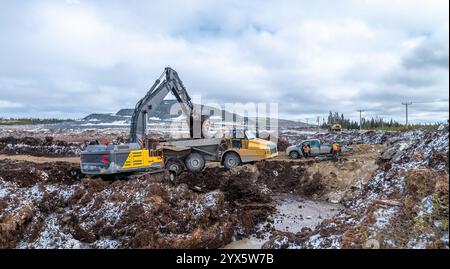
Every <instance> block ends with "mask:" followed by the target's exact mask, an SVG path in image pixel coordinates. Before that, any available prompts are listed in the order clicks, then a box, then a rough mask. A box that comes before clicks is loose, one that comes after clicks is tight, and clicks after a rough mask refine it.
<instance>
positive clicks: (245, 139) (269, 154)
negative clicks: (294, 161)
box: [220, 129, 278, 168]
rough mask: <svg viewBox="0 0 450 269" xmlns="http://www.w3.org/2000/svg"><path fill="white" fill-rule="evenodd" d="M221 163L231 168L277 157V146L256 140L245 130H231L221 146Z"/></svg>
mask: <svg viewBox="0 0 450 269" xmlns="http://www.w3.org/2000/svg"><path fill="white" fill-rule="evenodd" d="M221 150H222V152H221V156H222V157H221V160H220V161H221V163H222V164H223V165H224V166H225V167H226V168H232V167H235V166H237V165H240V164H241V163H249V162H254V161H260V160H265V159H270V158H273V157H276V156H278V151H277V145H276V144H275V143H273V142H271V141H267V140H264V139H260V138H257V137H256V136H255V135H254V134H253V132H251V131H249V130H246V129H233V130H232V132H231V135H230V136H228V137H227V136H226V137H225V138H224V140H223V142H222V144H221Z"/></svg>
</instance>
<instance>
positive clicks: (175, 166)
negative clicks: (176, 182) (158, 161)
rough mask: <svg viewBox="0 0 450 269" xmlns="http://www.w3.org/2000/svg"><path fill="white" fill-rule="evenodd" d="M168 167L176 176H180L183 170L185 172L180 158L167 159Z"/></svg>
mask: <svg viewBox="0 0 450 269" xmlns="http://www.w3.org/2000/svg"><path fill="white" fill-rule="evenodd" d="M166 169H167V170H169V172H173V173H174V174H175V175H176V176H178V175H180V174H181V172H183V170H184V167H183V164H182V163H181V162H180V161H179V160H174V159H171V160H168V161H167V163H166Z"/></svg>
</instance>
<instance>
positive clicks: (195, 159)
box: [184, 152, 205, 173]
mask: <svg viewBox="0 0 450 269" xmlns="http://www.w3.org/2000/svg"><path fill="white" fill-rule="evenodd" d="M184 164H185V165H186V168H187V169H188V170H189V171H191V172H194V173H196V172H200V171H202V170H203V168H205V159H204V158H203V156H202V155H201V154H200V153H196V152H192V153H191V154H189V155H188V156H187V157H186V160H185V161H184Z"/></svg>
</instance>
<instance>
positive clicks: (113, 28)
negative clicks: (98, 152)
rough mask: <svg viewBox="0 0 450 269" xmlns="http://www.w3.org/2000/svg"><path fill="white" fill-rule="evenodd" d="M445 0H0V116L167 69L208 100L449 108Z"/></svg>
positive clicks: (308, 114)
mask: <svg viewBox="0 0 450 269" xmlns="http://www.w3.org/2000/svg"><path fill="white" fill-rule="evenodd" d="M448 10H449V1H448V0H422V1H417V0H376V1H375V0H354V1H351V0H349V1H320V0H319V1H317V0H316V1H299V0H297V1H256V0H255V1H242V0H236V1H233V0H226V1H225V0H224V1H206V0H198V1H197V0H193V1H167V0H165V1H146V0H145V1H144V0H142V1H114V0H98V1H88V0H53V1H46V0H41V1H35V0H33V1H31V0H30V1H9V0H0V117H10V116H12V117H20V116H33V117H58V118H68V117H70V118H78V117H82V116H85V115H86V114H89V113H91V112H114V111H116V110H118V109H120V108H124V107H134V105H135V103H136V102H137V101H138V100H139V98H141V97H142V96H143V95H144V94H145V93H146V91H147V89H148V88H149V87H150V86H151V85H152V84H153V82H154V80H155V79H156V78H157V77H158V76H159V75H160V74H161V73H162V71H163V69H164V67H165V66H171V67H172V68H174V69H175V70H177V71H178V73H179V75H180V77H181V79H182V80H183V81H184V84H185V86H186V87H187V88H188V91H189V93H190V94H191V95H194V94H200V95H201V96H202V99H203V101H204V102H217V103H220V104H223V103H225V102H241V103H246V102H277V103H279V114H280V115H281V116H282V117H284V118H290V119H295V120H302V121H305V119H306V118H310V121H312V118H313V117H315V116H317V115H321V116H326V115H327V113H328V111H329V110H333V111H339V112H343V113H344V114H346V115H348V116H349V117H352V118H354V119H357V117H358V113H357V112H356V110H357V109H360V108H362V109H366V110H367V112H365V114H366V115H367V116H380V117H384V118H390V117H392V118H394V119H396V120H399V121H403V120H404V106H402V105H401V102H402V101H406V100H407V101H412V102H413V105H412V106H411V107H410V119H411V120H412V121H413V122H430V121H444V120H447V119H448V115H449V110H448V108H449V101H448V98H449V93H448V90H449V11H448Z"/></svg>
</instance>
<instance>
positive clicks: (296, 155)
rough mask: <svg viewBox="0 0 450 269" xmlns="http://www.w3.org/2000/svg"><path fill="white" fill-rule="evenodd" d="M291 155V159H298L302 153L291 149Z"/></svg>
mask: <svg viewBox="0 0 450 269" xmlns="http://www.w3.org/2000/svg"><path fill="white" fill-rule="evenodd" d="M289 157H291V159H298V158H299V157H300V154H299V153H298V151H295V150H294V151H291V152H290V153H289Z"/></svg>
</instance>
